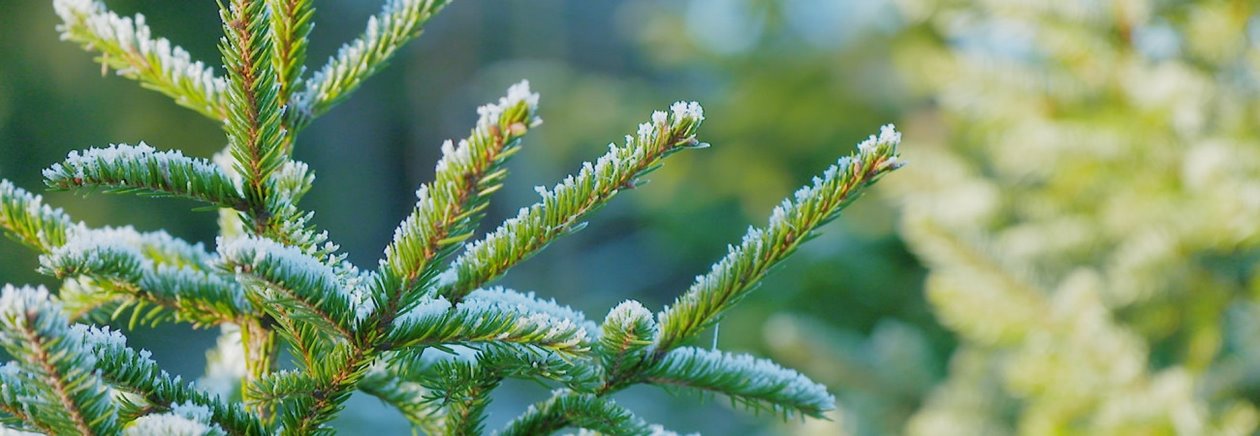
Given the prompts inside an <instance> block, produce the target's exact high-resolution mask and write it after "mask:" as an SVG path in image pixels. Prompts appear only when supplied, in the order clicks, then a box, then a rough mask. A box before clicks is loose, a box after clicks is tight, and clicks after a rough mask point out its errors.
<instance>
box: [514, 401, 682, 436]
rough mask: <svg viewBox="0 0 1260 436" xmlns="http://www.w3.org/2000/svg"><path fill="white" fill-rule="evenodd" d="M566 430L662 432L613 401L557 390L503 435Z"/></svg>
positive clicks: (632, 432) (522, 416) (518, 419)
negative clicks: (569, 428)
mask: <svg viewBox="0 0 1260 436" xmlns="http://www.w3.org/2000/svg"><path fill="white" fill-rule="evenodd" d="M565 427H577V428H581V429H587V430H594V431H597V432H600V433H606V434H617V435H651V434H658V433H661V432H662V431H661V429H660V428H659V427H655V426H649V425H648V424H647V423H645V422H643V420H642V419H639V417H637V416H634V414H633V413H631V412H630V411H629V410H626V408H624V407H621V405H618V404H617V403H615V402H613V401H612V400H610V399H606V398H601V397H598V396H595V395H592V394H580V393H575V392H569V391H565V390H558V391H556V392H554V393H553V394H552V397H551V398H550V399H548V400H546V401H543V402H541V403H538V404H535V405H531V406H529V409H528V410H526V411H525V413H523V414H521V415H520V416H519V417H517V418H516V419H514V420H512V422H509V423H508V424H507V427H506V428H504V429H503V431H502V432H501V433H500V434H502V435H504V436H526V435H543V434H551V433H555V432H556V431H557V430H560V429H563V428H565Z"/></svg>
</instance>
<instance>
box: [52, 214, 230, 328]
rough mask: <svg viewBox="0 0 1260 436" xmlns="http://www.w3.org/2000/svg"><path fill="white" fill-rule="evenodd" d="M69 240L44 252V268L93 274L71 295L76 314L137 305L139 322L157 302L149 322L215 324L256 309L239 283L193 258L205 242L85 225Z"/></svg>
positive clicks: (60, 275)
mask: <svg viewBox="0 0 1260 436" xmlns="http://www.w3.org/2000/svg"><path fill="white" fill-rule="evenodd" d="M69 239H70V242H68V243H66V244H63V245H62V246H60V247H57V248H54V249H53V250H52V251H50V252H49V253H48V254H45V255H43V256H40V271H41V272H43V273H45V274H48V275H51V276H54V277H57V278H63V279H65V278H78V277H86V278H89V279H90V280H89V281H79V282H78V284H77V285H76V286H71V287H70V292H68V293H67V294H68V295H65V297H66V298H67V299H68V301H67V304H66V308H67V309H70V312H69V313H71V314H72V317H74V318H76V319H77V318H78V317H81V316H83V315H84V314H85V313H86V312H88V311H91V310H93V309H95V308H97V307H100V306H106V305H108V306H112V312H113V316H114V317H116V316H118V315H119V314H121V313H122V311H123V310H126V309H128V308H131V309H133V318H132V324H133V325H134V324H135V323H136V322H137V321H140V319H139V318H140V317H141V316H142V315H141V314H142V313H144V312H143V309H145V307H146V305H147V304H146V303H148V304H152V305H153V307H152V310H150V311H148V312H147V313H145V314H144V318H145V319H144V321H147V322H148V323H154V322H156V321H159V320H162V319H167V317H169V318H170V319H174V320H177V321H185V322H190V323H192V324H193V325H195V326H209V325H216V324H219V323H223V322H237V321H239V320H240V319H242V318H243V317H245V316H247V315H249V314H250V313H252V309H251V308H250V306H249V304H248V302H247V301H246V300H245V298H244V293H243V292H242V291H241V290H240V288H239V287H237V286H235V285H234V284H232V283H229V282H227V281H224V280H223V279H221V278H219V277H218V276H216V275H212V274H209V273H208V272H206V271H204V270H202V269H201V268H202V267H203V266H204V265H203V264H201V262H199V261H198V260H199V259H198V260H192V261H191V262H196V263H195V264H192V263H190V258H192V257H193V256H200V255H201V254H202V253H200V251H201V250H200V249H199V247H192V246H187V244H181V243H174V242H172V241H176V240H175V239H174V238H171V237H170V236H168V235H166V234H165V233H161V232H159V233H152V234H141V233H138V232H136V231H135V230H133V229H131V228H120V229H101V230H90V229H87V228H86V227H82V226H80V227H76V228H75V229H74V230H73V231H72V232H71V235H70V237H69ZM155 259H157V260H156V261H155ZM120 297H121V298H120ZM111 303H117V304H116V305H114V304H111ZM164 311H169V313H163V312H164Z"/></svg>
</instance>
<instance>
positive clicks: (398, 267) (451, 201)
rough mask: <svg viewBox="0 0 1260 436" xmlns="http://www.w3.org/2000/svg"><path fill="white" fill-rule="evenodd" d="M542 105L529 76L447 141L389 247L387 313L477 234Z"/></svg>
mask: <svg viewBox="0 0 1260 436" xmlns="http://www.w3.org/2000/svg"><path fill="white" fill-rule="evenodd" d="M537 108H538V94H535V93H532V92H530V90H529V82H527V81H523V82H520V83H518V84H515V85H512V86H511V87H510V88H509V89H508V92H507V95H506V96H504V97H503V98H500V99H499V102H498V103H497V104H488V105H485V106H481V107H480V108H478V109H477V114H478V119H477V125H476V126H475V127H474V128H473V129H472V132H471V133H469V135H468V137H467V138H466V139H462V140H460V141H459V145H458V146H454V145H453V144H452V143H451V141H446V143H444V144H442V159H441V160H439V161H438V164H437V169H436V171H435V173H434V180H433V182H431V183H428V184H425V185H422V186H421V187H420V189H419V190H418V191H417V192H416V196H417V197H418V198H419V201H418V202H416V206H415V208H413V209H412V212H411V214H410V215H409V216H408V217H407V219H406V220H404V221H403V222H402V224H400V225H399V226H398V228H397V229H396V230H395V231H394V239H393V241H392V242H391V243H390V244H389V246H388V247H386V248H385V259H384V260H383V261H382V262H381V266H380V271H379V273H378V274H377V281H376V286H377V287H378V288H379V289H378V290H376V291H375V294H376V298H377V299H378V306H381V307H384V308H386V310H384V311H382V314H383V316H385V317H390V316H393V315H395V314H397V313H398V312H400V311H405V310H407V309H408V308H410V307H411V305H413V304H414V303H415V301H416V299H417V298H418V297H420V296H422V295H424V294H423V293H420V292H417V291H418V290H423V289H426V288H427V287H428V285H429V284H430V282H431V281H432V279H433V278H434V277H435V276H436V274H437V272H438V269H437V268H438V266H439V265H441V261H442V260H443V259H445V258H446V257H447V256H448V255H450V254H451V253H452V252H453V251H454V250H456V249H458V248H459V247H461V246H462V245H463V241H464V240H466V239H468V238H469V237H471V236H472V233H473V231H475V230H476V227H477V223H478V222H479V221H480V219H481V216H482V211H483V210H484V209H485V207H486V205H487V204H488V203H489V200H490V195H491V194H492V193H494V192H495V191H498V190H499V188H501V187H502V186H503V180H504V179H505V178H506V175H507V172H506V170H505V169H503V163H504V162H506V161H507V159H508V158H509V157H511V156H512V155H513V154H515V153H516V151H517V150H519V149H520V142H521V138H522V137H523V136H524V135H525V133H526V132H527V131H528V130H529V128H530V127H533V126H536V125H538V124H539V123H541V122H542V121H541V119H540V118H538V116H537V114H536V111H537ZM389 322H391V320H390V319H384V320H382V324H383V325H388V324H389Z"/></svg>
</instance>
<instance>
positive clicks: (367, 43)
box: [289, 0, 450, 128]
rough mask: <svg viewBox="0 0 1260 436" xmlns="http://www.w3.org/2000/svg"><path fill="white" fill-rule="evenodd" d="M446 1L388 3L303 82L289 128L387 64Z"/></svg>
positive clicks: (392, 0)
mask: <svg viewBox="0 0 1260 436" xmlns="http://www.w3.org/2000/svg"><path fill="white" fill-rule="evenodd" d="M448 3H450V1H449V0H387V1H386V3H385V6H384V7H382V8H381V12H380V13H378V14H376V15H374V16H372V17H371V18H369V19H368V24H367V29H365V30H364V31H363V34H362V35H360V36H359V37H358V38H356V39H355V40H354V41H351V42H349V43H346V44H345V45H343V46H341V49H339V50H337V55H336V56H334V57H332V58H329V59H328V63H327V64H325V65H324V67H323V68H321V69H320V70H319V71H317V72H315V74H314V75H313V76H312V77H311V78H310V80H308V81H307V82H306V88H305V89H304V90H303V92H302V94H301V96H300V97H298V98H297V101H296V103H297V106H298V107H299V109H298V110H295V111H292V113H290V114H289V116H290V117H296V118H297V120H295V121H293V122H292V123H291V125H293V126H295V128H301V127H302V126H304V125H306V124H307V123H309V122H310V120H312V119H314V118H316V117H318V116H320V115H323V114H324V113H325V112H328V110H329V109H331V108H332V107H333V106H334V105H336V104H337V103H340V102H341V101H342V100H343V99H345V98H346V97H347V96H349V95H350V93H352V92H354V90H356V89H358V88H359V85H361V84H362V83H363V81H364V80H366V79H367V78H368V77H370V76H372V75H373V74H376V73H377V72H378V71H380V70H381V69H383V68H385V66H386V65H387V64H388V63H389V60H390V59H391V58H393V57H394V54H396V53H397V52H398V49H400V48H402V46H403V45H404V44H406V43H407V42H408V41H410V40H412V39H414V38H415V37H417V36H420V32H421V30H422V29H423V27H424V24H425V23H426V22H428V21H429V18H432V17H433V15H434V14H436V13H437V12H438V11H440V10H441V9H442V8H443V7H445V6H446V5H447V4H448Z"/></svg>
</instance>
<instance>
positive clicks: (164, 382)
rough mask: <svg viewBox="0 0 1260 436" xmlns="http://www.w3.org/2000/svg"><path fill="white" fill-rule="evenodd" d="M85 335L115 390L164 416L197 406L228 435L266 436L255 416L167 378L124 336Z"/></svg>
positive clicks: (93, 331)
mask: <svg viewBox="0 0 1260 436" xmlns="http://www.w3.org/2000/svg"><path fill="white" fill-rule="evenodd" d="M84 331H85V332H87V334H88V335H89V336H91V337H93V340H92V341H90V342H91V344H92V353H93V355H94V356H95V357H96V367H97V368H98V369H100V373H101V376H102V377H104V379H105V380H106V381H108V382H109V383H110V385H111V386H113V387H114V388H115V389H119V390H122V391H125V392H129V393H132V394H135V395H138V396H139V397H140V398H142V399H143V400H144V401H145V402H146V403H148V404H149V405H151V406H152V407H153V409H152V410H154V411H159V412H164V411H168V410H171V409H173V408H175V407H172V406H173V405H195V406H197V407H203V408H206V409H208V411H209V412H210V420H209V422H213V423H214V424H216V425H218V426H220V427H222V428H223V429H224V430H226V431H227V433H228V434H232V435H256V434H263V433H264V429H265V427H264V426H263V424H262V422H260V421H259V420H258V419H257V418H256V417H255V416H253V415H251V414H249V413H247V412H246V411H245V410H244V409H243V408H241V407H240V406H239V405H236V404H231V403H224V402H223V401H220V400H219V399H218V398H217V397H212V396H210V395H207V394H206V393H204V392H201V391H199V390H197V389H195V388H193V387H192V385H191V384H190V383H184V382H183V381H182V380H181V379H180V378H179V377H178V376H175V377H172V376H171V375H169V374H167V373H166V371H163V370H162V369H160V368H158V366H157V362H154V361H153V359H152V358H150V355H149V352H148V351H144V350H141V351H136V350H134V349H132V348H129V347H127V344H126V340H127V339H126V338H125V337H124V336H123V335H122V333H120V332H118V331H116V330H115V331H111V330H109V329H101V328H96V327H89V328H84ZM176 407H178V406H176Z"/></svg>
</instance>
